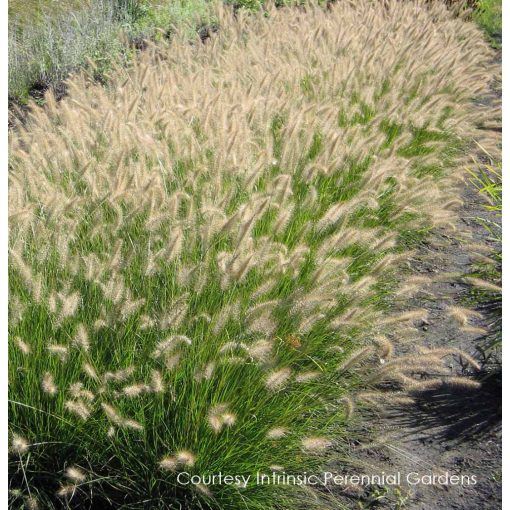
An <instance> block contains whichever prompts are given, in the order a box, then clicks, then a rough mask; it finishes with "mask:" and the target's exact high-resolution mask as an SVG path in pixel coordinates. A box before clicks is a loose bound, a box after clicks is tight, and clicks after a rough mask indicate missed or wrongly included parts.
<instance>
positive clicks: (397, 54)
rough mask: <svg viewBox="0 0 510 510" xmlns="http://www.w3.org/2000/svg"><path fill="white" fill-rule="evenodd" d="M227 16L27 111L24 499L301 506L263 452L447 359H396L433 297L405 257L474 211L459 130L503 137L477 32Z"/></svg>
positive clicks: (14, 295)
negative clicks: (469, 208) (465, 196)
mask: <svg viewBox="0 0 510 510" xmlns="http://www.w3.org/2000/svg"><path fill="white" fill-rule="evenodd" d="M219 17H220V26H221V31H220V32H219V33H218V34H217V35H215V36H214V37H213V38H212V39H211V40H210V41H209V42H208V43H207V44H201V43H200V42H198V41H197V43H196V44H188V43H187V42H185V41H180V40H178V39H175V40H173V41H172V42H171V43H168V45H159V46H150V47H149V49H148V50H147V51H145V52H143V53H141V54H140V55H139V58H138V60H137V61H136V62H135V63H134V64H133V66H132V68H130V69H129V70H127V71H126V70H122V69H119V70H118V71H116V72H115V73H113V74H112V76H111V77H110V78H111V79H110V81H109V85H108V87H106V88H103V87H101V86H99V85H97V84H94V83H93V82H92V81H91V80H89V78H88V77H87V76H86V75H80V76H76V77H75V78H73V79H72V80H70V81H69V83H68V86H69V91H70V94H69V96H68V97H66V98H64V99H63V100H62V101H61V102H59V103H58V104H57V103H56V102H55V99H54V98H53V96H52V95H51V93H48V94H47V98H46V99H47V102H46V105H45V107H44V108H34V109H33V110H32V112H31V113H30V117H29V119H28V120H27V122H26V124H25V125H23V126H22V125H19V126H17V127H16V129H15V130H13V131H12V133H11V140H10V159H11V170H10V192H9V195H10V253H11V255H10V268H11V273H10V288H11V297H10V338H11V344H10V350H9V352H10V360H9V377H10V395H9V398H10V428H11V438H10V439H11V457H10V483H11V488H12V495H13V500H14V501H15V504H17V505H19V506H21V505H22V504H24V505H28V504H29V503H30V504H32V503H34V502H39V503H38V504H39V505H40V506H41V507H42V508H52V507H56V508H61V507H69V508H88V507H89V506H90V505H97V506H96V507H97V508H108V507H112V508H170V507H175V508H222V509H235V510H238V509H239V508H253V509H255V508H258V509H262V508H290V507H293V508H295V506H292V505H293V504H295V498H297V497H298V496H299V497H300V498H303V497H308V496H309V495H310V493H309V492H308V491H307V490H305V489H304V488H299V487H284V486H269V487H268V486H257V485H256V484H255V483H254V482H253V480H254V477H255V475H256V473H257V472H260V473H271V469H273V468H274V467H275V466H277V467H278V470H280V471H281V470H284V471H285V472H287V473H300V472H303V471H307V472H308V473H311V472H314V471H317V470H319V469H320V467H321V466H322V465H324V462H325V461H326V460H327V458H328V455H330V454H331V452H334V451H335V450H336V451H337V450H338V449H342V444H343V441H342V438H344V437H345V436H346V426H347V421H348V420H349V418H350V417H351V415H352V414H353V413H354V412H355V411H356V407H357V406H364V405H370V402H372V401H377V400H378V398H377V395H378V394H381V393H380V391H382V390H380V389H378V388H380V387H381V386H384V384H386V383H387V382H392V384H393V387H395V386H396V385H399V390H398V391H394V392H393V393H386V394H381V398H380V399H379V400H380V401H384V400H388V399H391V398H392V396H393V397H394V398H397V399H400V401H402V400H405V399H406V396H405V393H403V392H404V391H405V388H406V386H410V387H412V388H413V389H415V388H416V386H419V385H420V384H421V383H420V380H419V378H418V377H417V375H419V374H421V373H423V371H425V370H428V369H430V367H435V368H437V370H436V373H438V374H441V373H444V372H445V371H444V369H443V371H441V369H440V367H442V366H443V358H444V357H445V356H447V355H448V354H451V353H450V352H448V353H445V352H440V353H437V352H435V351H430V352H428V351H427V352H425V351H421V352H420V351H419V350H416V351H410V352H407V354H406V355H405V356H404V358H403V359H399V358H398V357H397V356H396V355H395V350H394V348H393V346H394V344H395V342H396V341H398V340H399V339H407V340H409V335H412V331H413V325H416V324H417V323H418V322H419V321H420V320H421V319H423V317H424V316H425V314H426V313H425V312H424V311H423V310H417V311H416V310H409V309H406V308H404V309H402V307H401V306H400V307H399V309H398V312H397V311H396V310H397V309H396V308H394V307H392V306H390V305H391V304H392V303H395V301H396V300H398V299H400V300H401V301H402V302H404V303H405V299H407V298H408V296H409V295H412V293H413V292H415V291H416V289H419V288H421V287H422V286H423V285H426V283H427V279H424V278H420V277H418V278H417V277H412V276H410V277H409V278H404V277H400V276H399V274H398V271H397V270H398V269H399V268H401V267H402V264H404V263H405V261H406V259H407V258H408V256H409V253H408V251H407V250H408V247H409V245H410V244H411V239H412V238H413V235H414V233H417V232H420V231H422V230H423V229H427V228H431V227H437V228H443V227H444V228H447V227H448V225H451V226H453V225H454V223H455V208H456V207H457V203H458V201H457V200H455V196H454V195H455V191H456V186H457V182H458V179H459V177H460V175H459V174H460V169H461V168H462V167H463V165H465V163H466V161H465V160H464V157H463V156H462V152H461V151H460V150H458V149H459V147H461V146H462V144H463V143H465V142H466V141H469V139H470V138H472V137H477V139H479V140H481V139H482V137H483V136H485V137H487V135H483V136H482V134H483V133H486V131H481V130H480V131H479V130H478V129H477V127H479V126H480V125H482V124H483V122H484V119H485V118H487V119H491V118H492V117H493V112H492V111H491V110H490V109H488V108H485V109H482V107H480V106H476V105H475V104H474V103H473V102H472V101H471V99H472V97H473V96H475V95H476V94H480V93H483V92H484V91H485V90H486V88H487V87H488V84H489V82H490V80H491V75H492V69H491V67H490V63H489V62H490V60H491V56H490V51H489V49H488V47H487V45H486V44H485V42H484V40H483V37H482V35H481V34H480V33H479V31H478V30H477V29H476V28H475V27H474V26H473V25H470V24H466V23H463V22H461V21H460V20H458V19H455V18H454V17H453V16H452V15H451V14H450V13H448V11H447V10H446V9H445V8H444V6H440V5H432V6H429V7H425V6H424V4H422V3H402V2H393V1H390V2H385V3H384V5H382V3H381V4H378V3H375V2H371V3H366V4H362V3H360V2H356V3H352V4H351V3H347V2H341V3H339V4H338V5H330V6H329V7H328V8H327V9H322V8H320V7H312V6H306V8H303V9H281V10H277V11H276V10H271V11H270V12H269V14H268V15H267V16H264V15H262V14H255V15H245V14H243V13H242V12H237V14H236V16H232V14H231V13H230V12H228V11H226V10H221V9H220V11H219ZM483 142H484V143H485V144H486V145H487V144H490V143H491V140H489V139H487V140H483ZM423 280H425V282H424V281H423ZM396 332H397V333H398V334H396ZM411 343H412V342H411ZM378 392H379V393H378ZM357 394H359V395H360V398H359V399H358V398H357ZM358 402H359V403H358ZM182 472H187V473H189V474H190V475H193V474H199V475H201V476H206V475H213V474H215V473H219V472H222V473H224V474H232V475H245V476H248V475H251V476H252V483H248V484H247V485H246V487H244V485H243V486H232V485H215V486H211V485H205V484H200V483H198V484H196V485H191V484H190V485H184V484H180V483H179V481H178V475H179V473H182ZM300 492H301V494H300ZM318 501H319V500H318V499H315V503H316V504H318V503H317V502H318ZM311 504H312V503H307V505H308V506H307V507H308V508H309V507H310V505H311Z"/></svg>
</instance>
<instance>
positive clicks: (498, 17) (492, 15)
mask: <svg viewBox="0 0 510 510" xmlns="http://www.w3.org/2000/svg"><path fill="white" fill-rule="evenodd" d="M502 15H503V4H502V1H501V0H479V1H478V7H477V8H476V9H475V11H474V13H473V19H474V20H475V21H476V22H477V23H478V24H479V25H480V26H481V27H482V28H483V29H484V30H485V31H486V33H487V35H488V37H489V39H490V42H491V45H492V46H493V47H494V48H501V34H502V30H503V18H502Z"/></svg>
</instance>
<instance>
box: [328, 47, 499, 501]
mask: <svg viewBox="0 0 510 510" xmlns="http://www.w3.org/2000/svg"><path fill="white" fill-rule="evenodd" d="M497 58H500V56H498V57H497ZM498 94H499V93H498V92H495V94H494V99H497V96H498ZM461 198H462V200H463V202H464V205H463V207H462V208H461V210H460V211H459V212H460V221H459V237H458V238H457V236H455V235H453V236H452V237H450V236H448V237H447V236H444V235H440V234H437V235H435V236H432V237H431V238H430V239H429V240H428V241H427V242H424V243H422V244H421V246H420V248H419V249H418V250H417V252H416V254H415V257H414V260H412V261H411V264H412V266H413V268H414V270H415V271H417V273H419V274H424V275H434V274H445V273H446V274H452V275H466V274H468V273H470V272H472V270H473V265H472V264H473V262H475V259H476V257H475V256H474V250H473V248H472V247H471V246H470V244H478V245H485V246H488V247H492V248H496V246H494V242H493V241H491V239H490V236H489V234H488V233H487V231H486V230H485V228H484V227H483V226H482V225H481V224H480V221H479V218H485V219H489V218H490V219H492V221H495V219H496V218H495V216H494V215H493V214H492V213H489V212H487V211H486V210H485V209H484V208H483V207H482V205H481V202H482V200H481V198H480V195H479V194H478V192H477V191H476V190H475V189H474V188H473V186H472V184H471V183H469V182H466V185H465V187H464V191H463V196H462V197H461ZM461 231H462V234H461V233H460V232H461ZM466 236H467V237H468V239H469V240H470V241H469V243H466V241H465V240H464V241H461V238H464V239H465V237H466ZM428 290H429V291H430V295H428V296H427V295H425V296H423V295H422V296H421V297H419V298H415V299H413V300H412V302H411V303H409V304H410V305H411V306H412V307H413V306H416V307H417V308H426V309H427V310H428V312H429V317H428V319H427V320H426V321H423V323H422V324H421V326H420V333H419V334H420V337H421V338H420V340H421V342H422V344H423V345H425V346H427V347H458V348H459V349H461V350H462V351H464V352H466V353H469V354H471V355H472V356H473V357H475V358H476V359H478V360H480V362H481V364H482V369H481V371H480V372H478V373H476V374H474V375H475V378H477V379H478V380H479V381H480V382H481V383H482V386H481V387H480V388H479V389H476V390H472V389H470V390H466V389H460V388H459V389H457V390H453V389H452V388H447V387H446V386H445V387H444V388H440V389H436V390H434V391H429V392H428V393H425V394H421V395H419V396H417V399H416V404H415V405H413V406H411V407H409V406H405V407H398V406H397V407H393V408H391V409H386V410H385V411H384V412H381V414H379V415H374V416H373V419H372V421H371V423H372V424H371V425H370V424H369V425H368V426H367V429H366V430H365V432H366V433H367V434H368V435H369V436H370V437H375V438H376V439H375V441H374V443H372V445H371V446H370V447H368V448H367V447H363V446H362V445H359V446H357V445H354V446H353V449H354V450H356V448H360V449H361V452H357V453H355V454H354V455H355V457H358V458H359V459H360V464H361V467H360V468H358V469H357V470H355V471H356V473H368V474H373V473H377V474H379V473H381V472H385V473H386V474H390V475H391V474H395V473H400V474H401V481H400V484H399V485H393V484H391V483H389V484H388V483H386V484H380V485H375V486H374V485H371V486H368V487H365V488H364V492H363V493H362V494H359V493H358V494H356V492H355V491H354V492H352V494H350V495H349V492H348V491H345V492H344V493H343V494H342V497H341V501H342V504H343V505H345V507H346V508H353V509H365V508H377V509H385V510H389V509H391V510H484V509H487V510H489V509H490V510H496V509H501V508H502V502H501V455H502V449H501V397H502V392H501V356H500V353H499V352H494V351H487V349H486V343H485V341H484V338H483V336H480V335H478V336H477V335H473V334H466V333H463V332H461V331H460V330H459V327H458V325H457V324H456V323H455V322H454V321H453V320H452V318H451V317H449V316H448V313H447V309H448V307H449V306H452V305H458V306H465V305H466V299H467V297H468V295H469V287H468V285H466V284H465V283H463V282H462V279H461V278H455V277H452V278H446V279H445V280H444V281H438V282H436V283H434V284H433V285H432V286H431V287H430V288H429V289H428ZM476 322H477V324H476V325H477V326H481V327H487V326H488V325H489V322H490V318H489V317H484V318H482V319H478V320H477V321H476ZM466 370H467V369H466V368H465V367H464V368H463V367H462V366H458V365H454V364H452V365H451V373H452V375H461V374H462V373H465V372H466ZM469 373H470V374H471V375H473V373H472V372H469ZM353 453H354V452H353ZM337 468H338V466H337ZM339 471H342V469H341V468H339ZM348 471H349V472H352V471H353V470H351V469H349V470H348ZM408 473H418V474H419V476H425V477H427V476H429V477H430V476H431V475H434V474H435V475H436V476H437V475H445V474H446V473H448V475H450V476H451V475H458V476H460V475H465V476H471V477H475V478H476V483H464V484H458V485H455V484H448V485H443V484H441V483H435V484H427V483H420V484H417V485H412V484H409V483H407V480H406V475H407V474H408ZM390 480H391V479H390ZM414 481H415V475H411V482H414ZM425 481H426V482H428V478H425Z"/></svg>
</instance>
